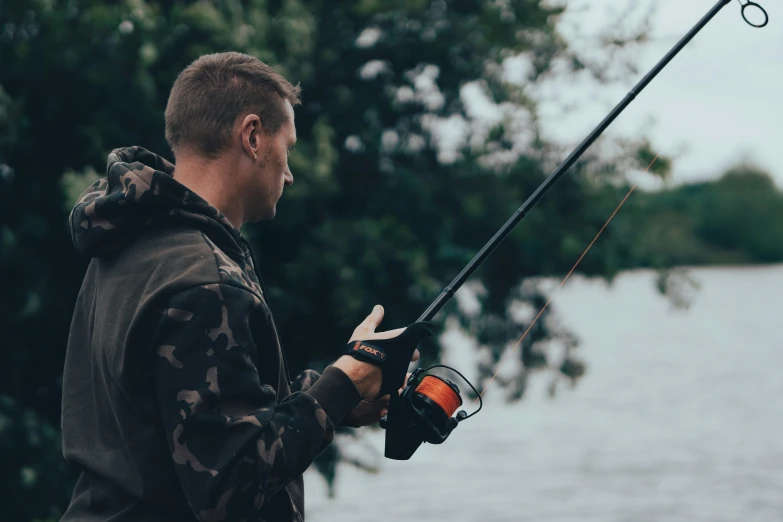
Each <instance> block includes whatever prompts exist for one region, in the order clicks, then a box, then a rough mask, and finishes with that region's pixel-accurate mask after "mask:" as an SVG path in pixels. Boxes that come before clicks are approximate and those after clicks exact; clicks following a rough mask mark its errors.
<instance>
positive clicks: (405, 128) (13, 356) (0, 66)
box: [0, 0, 783, 522]
mask: <svg viewBox="0 0 783 522" xmlns="http://www.w3.org/2000/svg"><path fill="white" fill-rule="evenodd" d="M713 4H714V2H712V1H710V0H692V1H689V2H682V1H680V0H655V1H653V0H639V1H632V0H572V1H563V0H561V1H539V0H492V1H490V0H485V1H480V0H473V1H471V0H464V1H463V0H460V1H456V0H455V1H449V2H446V1H443V0H439V1H431V2H430V1H423V0H360V1H356V2H353V1H350V2H349V1H345V2H342V1H331V2H326V1H308V0H290V1H288V0H277V1H275V0H265V1H263V0H254V1H248V2H240V1H238V0H237V1H225V2H208V1H200V2H189V1H177V0H174V1H169V2H156V1H144V0H125V1H121V2H107V1H91V0H24V1H21V0H19V1H15V0H2V1H0V295H1V296H2V300H1V301H0V307H1V308H0V339H1V340H0V498H2V499H4V500H3V502H1V503H0V520H4V521H5V520H8V521H28V520H30V521H31V520H39V521H54V520H58V519H59V517H60V515H61V514H62V512H63V511H64V509H65V507H66V506H67V504H68V501H69V499H70V494H71V491H72V488H73V483H74V480H75V477H76V472H75V470H73V469H71V468H70V467H69V466H68V465H67V463H65V462H64V461H63V459H62V456H61V449H60V445H59V412H60V395H61V390H60V383H61V381H60V376H61V374H62V364H63V358H64V352H65V345H66V339H67V335H68V329H69V324H70V320H71V314H72V311H73V303H74V301H75V298H76V295H77V293H78V291H79V287H80V285H81V281H82V278H83V275H84V272H85V270H86V267H87V263H88V259H85V258H82V257H80V256H79V255H77V254H76V252H75V251H74V249H73V247H72V245H71V242H70V236H69V232H68V225H67V218H68V214H69V212H70V209H71V207H72V205H73V203H74V201H75V199H76V197H77V196H78V194H79V193H80V192H81V191H82V190H83V189H84V188H85V187H86V186H88V185H89V184H90V183H92V182H93V181H94V180H95V179H97V178H98V177H100V176H103V175H104V169H105V162H106V156H107V154H108V153H109V152H110V151H111V150H112V149H114V148H117V147H123V146H129V145H140V146H143V147H145V148H148V149H150V150H152V151H154V152H157V153H158V154H161V155H163V156H165V157H167V158H168V159H170V160H171V159H173V158H172V155H171V153H170V151H169V150H168V148H167V146H166V143H165V140H164V136H163V128H164V121H163V110H164V107H165V104H166V100H167V96H168V93H169V89H170V87H171V85H172V83H173V81H174V79H175V78H176V75H177V74H178V73H179V72H180V71H181V70H182V69H183V68H184V67H185V66H187V65H188V64H189V63H190V62H192V61H193V60H194V59H196V58H197V57H198V56H200V55H202V54H205V53H209V52H218V51H228V50H234V51H240V52H245V53H249V54H252V55H255V56H257V57H258V58H260V59H261V60H263V61H265V62H267V63H269V64H271V65H273V66H274V67H275V68H276V69H277V70H278V71H280V72H281V73H283V74H284V75H285V76H286V77H287V78H288V79H289V80H291V81H292V82H294V83H300V84H301V86H302V89H303V104H302V106H300V107H297V109H296V126H297V131H298V135H299V144H298V145H297V148H296V150H295V151H294V152H293V153H292V156H291V160H290V163H291V169H292V171H293V173H294V176H295V178H296V183H295V184H294V185H293V186H292V187H291V188H290V189H288V190H287V191H286V195H285V197H284V198H283V199H282V200H281V202H280V204H279V205H278V213H277V217H276V218H275V219H274V220H272V221H270V222H266V223H262V224H258V225H253V226H250V227H246V228H245V229H243V234H244V235H245V236H246V237H248V239H249V240H250V241H251V242H252V243H253V245H254V249H255V252H256V253H257V256H258V258H259V262H260V264H261V270H262V272H263V273H264V276H265V281H266V282H267V284H268V286H269V287H270V288H269V290H270V292H269V293H270V301H271V306H272V309H273V311H274V313H275V317H276V321H277V323H278V327H279V329H280V334H281V337H282V341H283V345H284V347H285V348H286V350H287V353H288V354H289V359H290V360H291V361H290V362H291V363H292V365H293V366H294V368H293V370H295V371H297V372H298V371H299V370H301V369H304V368H315V369H318V370H320V369H323V367H324V366H326V365H327V364H329V363H331V362H332V361H333V360H334V359H336V358H337V356H338V354H339V350H340V349H341V348H340V347H341V346H343V345H344V343H345V342H346V340H347V339H348V338H349V336H350V334H351V332H352V331H353V328H354V327H355V326H356V325H357V324H358V323H359V322H360V321H361V320H362V319H363V318H364V317H365V316H366V315H367V314H368V313H369V312H370V310H371V308H372V306H373V305H374V304H376V303H381V304H383V305H384V307H385V309H386V315H385V318H384V321H383V323H382V325H381V329H384V330H386V329H392V328H397V327H400V326H404V325H406V324H410V323H411V322H413V321H414V320H415V319H416V318H417V317H418V316H419V315H420V314H421V313H422V311H423V310H424V309H425V308H426V307H427V306H428V305H429V304H430V303H431V302H432V301H433V300H434V299H435V298H436V297H437V295H438V293H439V292H440V291H441V290H442V289H443V287H444V286H445V285H446V284H448V283H449V282H450V281H451V280H452V279H453V278H454V276H456V274H457V273H458V272H459V271H460V270H461V269H462V268H463V267H464V266H465V265H466V264H467V263H468V262H469V261H470V259H471V258H472V257H473V255H474V254H475V253H476V252H477V251H478V250H479V249H480V248H481V246H483V245H484V243H486V241H488V240H489V238H490V237H491V236H492V235H493V234H494V233H495V231H496V230H497V229H498V228H499V227H500V226H501V225H502V224H503V223H504V222H505V221H506V220H507V219H508V218H509V217H510V216H511V214H512V213H513V212H514V211H515V210H516V209H517V208H518V207H519V206H520V205H521V204H522V202H523V201H524V200H525V199H526V198H527V196H529V195H530V194H531V193H532V191H533V190H535V188H536V187H537V186H538V185H539V184H540V183H541V182H542V181H543V179H544V178H545V177H546V176H547V175H548V174H549V173H550V172H551V171H552V170H553V169H554V168H555V167H556V166H557V165H558V164H559V163H560V162H561V161H562V160H563V159H564V158H565V156H566V155H567V154H568V153H569V152H570V150H571V149H572V148H573V147H574V146H576V145H577V144H578V143H579V142H580V141H581V140H582V139H583V138H584V137H585V136H586V135H587V133H588V132H589V131H591V130H592V129H593V127H594V126H595V125H596V124H597V123H598V122H599V121H600V120H601V119H602V118H603V117H604V115H605V114H607V113H608V112H609V110H610V109H611V108H612V107H613V106H614V104H616V103H617V102H618V101H620V99H622V97H623V96H624V95H625V93H626V92H627V91H628V90H629V89H630V88H631V87H632V86H633V85H634V84H635V83H636V82H637V81H638V80H639V79H640V78H641V77H642V75H643V74H645V73H646V72H647V71H648V70H649V69H650V68H651V67H652V66H653V65H654V64H655V63H656V62H657V61H658V60H659V59H660V58H661V57H662V56H663V54H664V53H665V52H666V51H667V50H668V49H669V48H670V47H671V46H672V45H673V44H674V43H675V42H676V41H677V40H678V39H679V38H680V37H681V36H682V35H683V34H684V33H685V32H686V31H687V30H688V29H689V28H690V27H691V26H692V25H693V24H695V23H696V21H697V20H698V19H699V18H700V17H701V16H703V15H704V14H705V13H706V12H707V11H708V10H709V9H710V8H711V7H712V5H713ZM763 4H765V5H764V7H765V8H766V9H767V11H768V13H769V15H770V25H769V26H768V27H767V28H765V29H752V28H750V27H748V26H747V25H746V24H745V23H744V22H743V21H742V19H741V17H740V13H739V11H740V7H739V2H737V3H734V2H732V4H730V5H728V6H727V7H726V8H724V9H723V10H722V11H721V12H720V13H719V14H718V16H717V17H716V18H715V19H714V20H713V21H712V22H711V23H710V24H709V25H708V26H707V27H706V28H705V29H704V30H702V32H701V33H700V34H699V35H698V36H697V37H696V39H695V40H694V41H693V42H692V43H691V44H689V45H688V46H687V47H686V48H685V49H684V50H683V51H682V52H681V53H680V54H679V55H678V56H677V58H675V60H674V61H673V62H672V63H671V64H670V65H669V66H668V67H667V68H666V69H664V71H663V72H662V73H661V74H660V75H659V76H658V78H657V79H655V80H654V81H653V83H652V84H650V86H649V87H648V88H647V89H646V90H645V91H644V92H643V93H642V94H641V95H640V96H639V97H638V98H637V100H636V101H635V102H634V103H633V104H632V105H631V106H630V107H629V108H628V109H627V110H626V111H625V112H624V113H623V115H622V116H621V117H620V118H618V119H617V121H616V122H615V123H614V124H613V125H612V127H610V129H609V130H608V131H607V132H606V133H605V135H604V136H603V137H602V139H601V140H600V141H599V142H597V143H596V144H595V145H594V146H593V147H591V148H590V150H589V151H588V152H587V153H586V154H585V155H584V157H583V158H582V159H581V160H580V161H579V162H578V164H577V165H576V166H575V167H574V168H573V169H572V170H571V171H570V172H569V173H568V174H566V175H565V176H564V177H563V178H562V179H561V180H560V181H559V182H558V184H557V185H556V186H555V187H554V188H553V189H552V191H551V192H549V193H548V194H547V195H546V197H545V198H544V199H543V200H542V201H541V202H540V203H539V204H538V205H537V206H536V207H535V209H534V210H533V211H532V212H531V213H530V214H529V215H528V216H527V217H526V218H525V219H524V220H523V221H522V222H521V223H520V225H519V226H517V228H516V229H515V230H514V232H513V233H512V234H511V235H510V236H509V237H508V238H507V239H506V240H505V241H504V243H503V244H502V245H501V246H500V247H499V248H498V249H497V250H496V251H495V253H494V254H493V255H492V256H491V257H490V258H489V260H488V261H487V262H486V263H485V264H484V265H483V266H482V267H481V268H480V269H479V270H478V271H477V272H476V274H475V275H474V276H473V277H472V278H471V280H470V281H469V282H468V284H466V285H465V287H463V289H461V290H460V291H459V292H458V294H457V296H456V298H455V299H453V300H452V301H451V302H450V303H449V305H448V306H447V307H446V308H444V310H443V311H441V312H440V313H439V315H438V316H437V317H436V319H435V322H436V329H437V330H436V331H437V335H436V336H435V337H434V338H431V339H428V340H426V342H425V343H424V344H423V345H422V346H421V352H422V355H423V360H422V361H421V362H422V363H423V364H425V365H429V364H430V363H434V362H438V361H440V362H444V363H447V364H451V365H453V366H455V367H456V368H457V369H459V370H460V371H461V372H463V373H465V374H466V376H467V377H468V378H469V379H471V380H472V381H473V382H474V384H476V385H477V387H478V388H479V390H483V389H484V388H485V387H487V391H486V393H485V394H484V395H483V397H484V400H485V405H484V410H482V411H481V412H480V413H479V414H478V415H477V416H476V417H473V418H471V419H469V420H468V421H466V422H465V423H464V424H461V425H460V427H459V428H458V429H456V430H455V432H454V433H453V434H452V435H451V437H450V438H449V440H448V441H446V443H444V444H443V445H440V446H430V445H427V444H425V445H423V446H422V447H421V448H420V449H419V450H418V451H417V453H416V454H415V455H414V456H413V457H412V458H411V460H409V461H402V462H399V461H391V460H388V459H384V458H382V453H383V444H384V440H383V437H384V432H383V431H382V430H379V429H373V428H365V429H362V430H353V429H350V428H346V429H344V430H343V431H342V432H341V433H339V434H338V437H337V440H336V443H335V444H333V445H331V446H330V447H329V448H328V449H327V450H326V451H325V452H324V453H322V454H321V456H319V458H318V460H317V461H316V462H315V465H314V466H312V467H311V469H310V470H308V471H307V472H306V474H305V481H306V490H307V495H306V501H307V517H308V520H310V521H313V522H329V521H335V520H341V521H343V520H345V521H352V520H357V521H358V520H399V519H401V518H402V517H404V516H409V517H419V518H422V517H426V518H430V519H436V520H453V521H475V520H487V521H517V520H548V521H564V522H565V521H568V522H571V521H580V522H584V521H592V520H596V521H599V520H600V521H615V520H617V521H648V520H649V521H653V520H655V521H661V520H666V521H680V520H682V521H686V520H687V521H697V520H705V521H706V520H709V521H737V520H743V521H750V520H752V521H777V520H783V495H781V494H780V491H781V489H782V488H783V437H780V434H779V433H780V431H781V429H783V421H781V418H783V398H781V397H782V396H783V378H781V368H783V342H781V340H780V334H779V332H778V329H777V325H778V324H779V322H778V321H779V315H780V313H779V308H777V306H776V302H777V300H778V296H779V295H780V291H782V290H783V266H781V264H780V263H783V194H782V193H781V190H780V189H781V182H783V170H781V169H780V167H779V163H778V162H777V161H776V160H777V157H776V154H777V152H778V150H779V143H780V140H781V138H783V105H782V104H781V102H780V92H781V88H782V86H783V68H781V67H780V64H781V60H782V59H783V51H782V50H783V32H781V31H780V30H779V29H778V28H777V27H778V24H779V23H780V20H782V19H783V6H782V5H781V4H780V3H778V2H776V1H767V2H763ZM656 154H657V155H659V156H658V159H657V161H656V162H655V163H654V165H653V167H652V168H651V169H650V172H647V173H644V172H643V171H644V169H645V168H646V167H647V166H648V165H649V164H650V162H651V161H652V159H653V158H654V157H655V156H656ZM635 183H636V184H638V187H639V188H637V189H636V190H635V191H634V192H633V193H632V194H631V196H630V197H629V198H628V200H627V202H626V203H625V205H624V206H623V207H622V209H621V210H620V211H619V212H618V214H617V215H616V217H615V218H614V220H613V221H612V222H611V224H610V225H609V226H608V227H607V228H606V230H605V231H604V233H603V234H602V236H601V237H600V239H599V240H598V241H597V242H596V244H595V245H594V246H593V247H592V249H591V250H590V252H589V253H588V254H587V256H585V258H584V259H583V260H582V261H581V263H580V265H579V268H578V270H577V272H576V273H575V275H573V276H572V277H571V278H570V279H569V280H568V282H567V283H566V284H565V286H563V288H562V289H561V290H559V291H558V286H559V283H560V281H561V280H562V278H563V277H564V276H565V274H566V273H567V272H568V271H569V270H570V269H571V267H572V266H573V264H574V263H575V262H576V260H577V259H578V258H579V256H580V255H581V253H582V252H583V251H584V249H585V248H586V247H587V245H588V244H589V243H590V241H591V240H592V239H593V237H594V236H595V234H596V233H597V232H598V230H599V229H600V228H601V227H602V226H603V224H604V223H605V221H606V220H607V219H608V218H609V216H610V215H611V213H612V212H613V211H614V209H615V207H616V206H617V205H618V204H619V202H620V201H621V200H622V199H623V197H624V196H625V195H626V194H627V192H628V190H629V189H630V187H631V186H632V185H633V184H635ZM550 298H552V304H551V305H550V306H549V307H548V308H546V310H545V312H544V313H543V314H542V316H541V318H540V319H539V320H538V321H537V322H536V324H535V325H534V326H533V328H531V329H530V333H529V334H528V335H527V336H526V337H525V338H524V340H523V341H522V343H520V344H517V341H518V340H519V338H520V337H521V336H522V334H523V333H524V332H525V331H526V330H527V329H528V326H529V325H530V323H531V321H532V320H533V318H534V317H535V316H536V315H537V314H538V312H539V310H540V309H541V308H542V307H543V306H544V304H545V303H546V302H547V300H548V299H550ZM301 324H305V325H307V328H301V326H300V325H301ZM313 332H317V336H318V341H319V342H317V343H313V342H312V336H313V335H314V334H313ZM496 373H497V376H496V377H495V378H494V379H492V377H493V375H495V374H496ZM461 389H462V390H463V395H464V396H465V409H467V410H469V411H472V408H473V407H475V405H474V403H473V399H475V397H471V396H470V393H467V392H466V389H467V387H466V386H461Z"/></svg>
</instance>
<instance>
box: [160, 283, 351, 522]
mask: <svg viewBox="0 0 783 522" xmlns="http://www.w3.org/2000/svg"><path fill="white" fill-rule="evenodd" d="M160 313H161V317H160V321H159V324H158V328H157V330H156V332H155V335H154V347H155V349H156V351H157V355H158V357H157V363H156V366H155V379H156V392H157V396H158V400H159V405H160V412H161V415H162V418H163V426H164V429H165V433H166V437H167V440H168V445H169V449H170V451H171V457H172V459H173V461H174V465H175V467H176V470H177V475H178V477H179V481H180V484H181V486H182V490H183V491H184V493H185V497H186V498H187V500H188V502H189V504H190V506H191V509H192V510H193V513H194V514H195V515H196V516H197V517H198V519H199V520H203V521H210V522H211V521H217V520H224V519H231V520H235V519H250V518H252V517H253V515H254V514H255V513H256V512H257V511H258V510H259V509H260V508H261V506H262V505H263V503H264V502H265V501H266V500H268V499H270V498H271V497H272V496H273V495H274V494H275V493H276V492H278V491H279V490H280V489H282V488H283V487H284V486H285V485H286V484H287V483H288V482H290V481H291V480H293V479H295V478H296V477H298V476H300V475H301V474H302V473H304V471H305V470H306V469H307V468H308V466H310V464H311V463H312V461H313V460H314V459H315V457H316V456H318V454H319V453H321V451H323V450H324V449H325V448H326V446H327V445H328V444H329V443H331V441H332V440H333V437H334V429H335V425H336V424H338V423H339V422H340V421H341V419H342V418H343V417H344V416H345V415H346V414H347V413H348V412H349V411H350V410H351V409H352V408H353V407H354V406H355V405H356V404H357V403H358V402H359V401H360V400H361V397H360V395H359V392H358V390H357V389H356V386H355V385H354V384H353V382H352V381H351V380H350V378H348V376H347V375H346V374H345V373H343V372H342V371H341V370H340V369H338V368H335V367H334V366H329V367H327V368H326V370H324V373H323V375H321V376H320V378H319V379H317V382H315V383H313V384H312V385H311V386H309V387H308V388H307V390H306V391H296V392H294V393H292V394H291V395H289V396H288V397H285V398H283V399H281V400H279V401H278V400H277V391H276V390H275V388H274V385H276V384H277V382H276V380H275V382H273V383H270V382H264V380H265V379H264V378H263V377H262V376H264V375H269V376H272V375H275V376H276V375H279V368H277V367H275V368H274V369H270V368H264V365H265V364H272V363H266V362H265V361H275V363H274V364H275V366H277V364H278V363H277V359H276V357H268V355H267V354H268V353H270V352H267V351H271V353H275V352H276V351H277V345H276V344H274V343H273V341H271V342H270V339H274V337H273V336H274V334H273V333H270V331H271V329H272V328H273V327H272V325H271V319H270V316H269V315H268V313H267V311H266V308H265V306H264V305H263V303H262V302H261V301H260V300H259V299H258V297H256V296H255V295H254V294H253V293H251V292H249V291H248V290H245V289H243V288H240V287H237V286H233V285H230V284H212V285H204V286H198V287H194V288H191V289H188V290H185V291H183V292H180V293H178V294H176V295H175V296H174V297H172V298H171V299H170V300H169V301H168V303H167V306H166V308H165V309H163V310H161V311H160ZM267 380H271V378H270V379H267Z"/></svg>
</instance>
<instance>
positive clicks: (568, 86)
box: [542, 0, 783, 188]
mask: <svg viewBox="0 0 783 522" xmlns="http://www.w3.org/2000/svg"><path fill="white" fill-rule="evenodd" d="M744 1H745V0H743V2H744ZM631 2H633V4H635V6H634V10H633V11H632V13H633V16H632V17H631V21H630V24H631V25H633V21H634V20H637V21H638V20H641V18H642V17H643V15H644V14H646V13H647V9H648V8H649V7H650V6H653V7H654V8H655V10H654V11H653V15H652V19H651V28H652V34H651V36H652V38H651V41H650V42H647V43H645V44H643V45H642V46H641V47H639V48H638V49H637V50H635V51H634V52H632V53H631V54H629V55H628V56H629V57H630V58H631V59H632V61H633V63H634V64H635V65H636V66H637V68H638V73H636V74H633V75H630V76H629V77H628V78H626V79H624V80H623V81H621V82H618V83H617V84H615V85H610V86H606V85H600V84H598V83H597V82H594V81H590V80H589V79H587V78H585V79H584V81H576V82H575V81H573V80H572V81H570V82H563V81H557V80H553V81H551V82H548V83H547V84H545V85H544V86H542V89H544V90H545V93H544V91H542V94H544V98H547V97H550V98H551V101H548V102H544V103H543V105H542V114H543V116H544V117H543V118H542V125H543V130H544V132H545V134H546V136H547V137H550V138H552V139H555V140H556V141H559V142H561V143H564V144H568V145H570V146H576V145H577V144H578V143H580V142H581V141H582V140H583V139H584V138H585V137H586V136H587V135H588V133H589V132H590V131H591V130H592V129H593V128H594V127H595V126H596V125H597V124H598V123H599V122H600V121H601V120H602V119H603V118H604V117H605V116H606V114H608V113H609V111H610V110H611V109H612V108H613V107H614V106H615V105H616V104H617V103H618V102H619V101H620V100H621V99H622V98H623V97H624V96H625V95H626V93H627V92H628V91H630V89H631V88H632V87H633V86H634V85H635V84H636V83H637V82H638V81H639V80H640V79H641V78H642V77H643V76H644V74H646V73H647V71H649V70H650V69H651V68H652V67H653V66H654V65H655V64H656V63H657V62H658V61H659V60H660V59H661V58H662V57H663V56H664V55H665V53H666V52H667V51H668V50H669V49H670V48H671V47H672V46H673V45H674V44H675V43H676V42H677V41H678V40H679V39H680V38H681V37H682V36H684V35H685V33H686V32H687V31H688V30H690V28H691V27H692V26H693V25H694V24H695V23H696V22H697V21H698V20H699V19H700V18H701V17H702V16H704V15H705V14H706V13H707V12H708V11H709V10H710V9H711V8H712V6H713V5H715V2H714V1H713V0H687V1H686V0H570V1H568V2H567V5H568V11H567V13H568V14H566V15H565V16H564V18H563V20H562V25H561V31H562V33H563V34H564V36H566V38H567V39H569V41H572V42H573V43H574V44H576V45H581V46H582V47H581V48H584V49H589V47H587V46H588V45H590V41H591V35H592V37H593V38H594V36H595V35H596V34H597V31H598V30H600V29H601V28H605V27H606V25H607V23H611V21H612V20H614V19H616V17H617V15H619V14H620V13H622V12H624V11H625V9H627V8H628V7H629V6H630V5H631ZM758 3H760V4H761V5H762V6H763V7H764V8H765V9H766V11H767V13H768V14H769V18H770V21H769V25H767V26H766V27H764V28H761V29H754V28H752V27H750V26H748V25H747V24H746V23H745V22H744V20H743V19H742V17H741V15H740V3H739V0H737V1H733V2H732V3H731V4H729V5H727V6H726V7H724V8H723V9H722V10H721V11H720V12H719V13H718V14H717V16H716V17H715V18H713V20H712V21H711V22H710V23H709V24H707V26H706V27H704V28H703V29H702V30H701V32H699V34H697V35H696V37H695V38H694V39H693V40H692V41H691V42H690V43H689V44H688V45H687V46H686V47H685V48H684V49H683V50H682V51H681V52H680V53H679V54H678V55H677V56H676V57H675V58H674V60H672V61H671V62H670V63H669V65H667V66H666V68H664V69H663V71H661V73H660V74H659V75H658V76H657V77H656V78H655V79H654V80H653V81H652V83H650V84H649V85H648V86H647V87H646V89H645V90H644V91H643V92H642V93H641V94H640V95H639V96H638V97H637V98H636V100H634V101H633V102H632V103H631V105H630V106H629V107H628V108H626V110H625V111H624V112H623V113H622V114H621V115H620V116H619V117H618V119H617V120H615V122H614V123H612V125H611V126H610V127H609V129H607V131H606V132H605V135H607V136H615V137H617V136H625V137H631V136H642V135H646V136H648V137H649V138H650V139H651V143H652V145H653V147H654V148H656V149H657V150H658V152H661V153H663V154H665V155H669V156H674V158H675V161H674V166H673V173H672V182H673V183H684V182H690V181H697V180H703V179H711V178H715V177H718V176H719V175H720V174H721V172H722V171H723V170H725V169H726V168H727V167H730V166H732V165H733V164H736V163H738V162H740V161H742V160H745V161H749V162H752V163H754V164H756V165H757V166H759V167H761V168H763V169H764V170H766V171H768V172H769V173H770V174H771V175H772V176H773V177H774V179H775V181H776V183H777V184H778V186H780V187H783V168H782V167H781V166H780V164H779V162H778V159H777V158H778V155H777V153H778V150H779V148H780V145H781V142H783V96H781V95H782V94H783V30H781V26H782V25H783V0H759V2H758ZM593 41H594V40H593ZM596 51H597V52H600V49H598V47H597V46H596ZM593 56H596V57H598V56H597V55H593ZM564 102H566V103H568V102H574V103H575V106H576V107H578V108H577V109H576V110H570V109H569V110H568V111H564V110H563V107H564V106H567V105H564ZM655 185H656V184H655V183H651V184H649V188H654V186H655Z"/></svg>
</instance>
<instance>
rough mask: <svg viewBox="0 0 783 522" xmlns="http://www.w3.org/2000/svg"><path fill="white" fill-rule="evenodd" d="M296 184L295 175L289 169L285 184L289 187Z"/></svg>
mask: <svg viewBox="0 0 783 522" xmlns="http://www.w3.org/2000/svg"><path fill="white" fill-rule="evenodd" d="M293 184H294V175H293V174H292V173H291V171H290V170H289V171H287V172H286V174H285V186H286V187H289V186H291V185H293Z"/></svg>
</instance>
